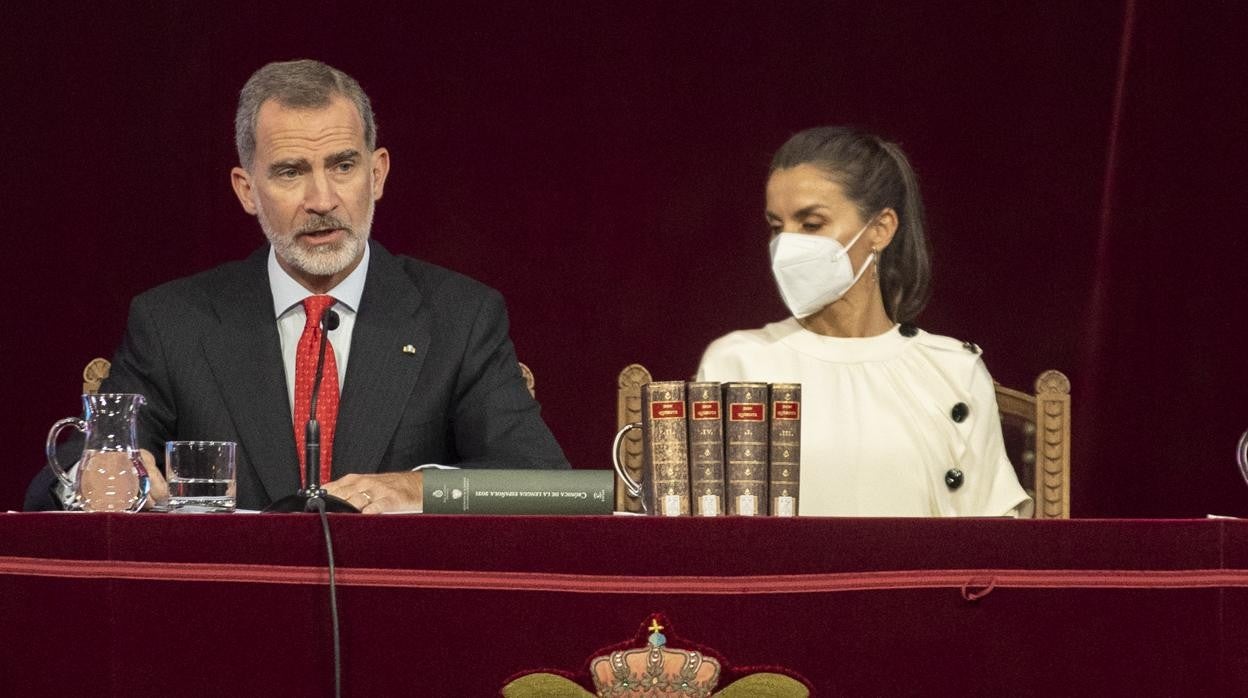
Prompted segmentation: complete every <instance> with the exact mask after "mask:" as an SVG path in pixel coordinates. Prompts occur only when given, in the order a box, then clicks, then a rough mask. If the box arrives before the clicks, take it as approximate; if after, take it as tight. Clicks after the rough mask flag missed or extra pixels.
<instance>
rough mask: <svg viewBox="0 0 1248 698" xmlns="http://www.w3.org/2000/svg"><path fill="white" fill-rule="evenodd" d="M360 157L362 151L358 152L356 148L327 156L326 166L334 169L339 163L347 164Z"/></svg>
mask: <svg viewBox="0 0 1248 698" xmlns="http://www.w3.org/2000/svg"><path fill="white" fill-rule="evenodd" d="M359 157H360V151H358V150H356V149H355V148H351V149H349V150H342V151H339V152H337V153H334V154H332V155H327V156H325V165H326V166H327V167H333V166H334V165H337V164H338V163H342V162H346V161H348V160H356V159H358V158H359Z"/></svg>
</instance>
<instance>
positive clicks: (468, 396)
mask: <svg viewBox="0 0 1248 698" xmlns="http://www.w3.org/2000/svg"><path fill="white" fill-rule="evenodd" d="M369 244H370V245H372V252H371V256H370V260H369V268H368V276H367V280H366V281H365V284H364V295H363V297H362V298H361V299H360V307H359V309H358V314H357V316H356V322H355V329H354V332H353V334H352V339H351V353H350V357H349V361H348V363H347V373H346V378H345V379H344V382H343V390H342V397H341V400H340V403H339V413H338V424H337V427H336V432H335V437H334V457H333V475H334V477H335V478H337V477H340V476H342V475H345V474H347V473H377V472H387V471H402V470H410V469H411V468H413V467H415V466H417V465H422V464H425V463H441V464H446V465H458V466H460V467H493V468H566V467H568V463H567V460H566V458H565V457H564V455H563V452H562V450H561V449H560V448H559V445H558V444H557V443H556V442H555V439H554V437H553V436H552V435H551V433H550V430H549V429H548V428H547V427H546V424H545V423H544V422H543V421H542V418H541V416H540V414H539V412H540V408H539V407H538V405H537V403H536V402H535V401H534V400H533V398H532V396H530V395H529V392H528V390H527V388H526V387H525V384H524V379H523V378H522V377H521V374H520V369H519V366H518V364H517V363H516V354H515V349H514V348H513V347H512V344H511V340H510V338H509V337H508V334H507V311H506V309H505V307H504V305H503V300H502V296H500V295H499V293H498V292H497V291H495V290H493V289H491V288H488V287H486V286H484V285H482V284H480V283H477V282H476V281H473V280H472V279H469V278H468V277H465V276H462V275H460V274H456V273H454V272H451V271H448V270H446V269H443V268H441V267H437V266H434V265H432V264H428V263H425V262H421V261H419V260H416V259H412V258H410V257H400V256H395V255H392V254H390V253H389V252H387V251H386V250H385V249H384V248H382V247H381V246H380V245H378V244H377V243H376V242H370V243H369ZM267 256H268V247H267V246H265V247H264V248H262V249H260V250H258V251H257V252H256V253H254V254H252V255H251V256H250V257H249V258H247V259H245V260H242V261H239V262H231V263H228V264H225V265H223V266H220V267H218V268H216V269H212V270H210V271H207V272H203V273H201V274H197V275H195V276H191V277H188V278H184V279H179V280H176V281H172V282H170V283H167V284H164V285H162V286H159V287H157V288H154V289H152V290H150V291H147V292H146V293H143V294H141V295H139V296H138V297H136V298H135V299H134V301H133V302H132V303H131V306H130V319H129V322H128V325H127V328H126V335H125V339H124V341H123V342H122V345H121V348H120V349H118V351H117V355H116V358H115V359H114V360H113V366H112V371H111V373H110V374H109V377H108V378H107V379H106V380H105V382H104V384H103V385H102V386H101V387H100V391H101V392H128V393H141V394H143V395H144V396H146V397H147V401H148V403H147V407H146V408H145V409H144V410H143V411H142V414H141V417H140V428H139V432H140V433H139V439H140V441H141V444H142V446H143V447H144V448H147V449H149V450H150V451H152V453H154V454H156V455H157V459H158V460H161V459H163V456H164V442H165V441H168V440H175V439H177V440H181V439H197V440H221V441H237V442H238V445H239V447H238V452H237V459H238V506H239V507H240V508H245V509H261V508H264V507H265V506H267V505H268V504H269V503H271V502H272V501H274V500H276V499H279V498H281V497H283V496H285V495H288V494H291V493H293V492H295V491H296V490H297V489H298V488H299V484H300V480H299V466H298V456H297V454H296V451H295V435H294V429H293V427H292V423H291V413H290V402H289V398H288V397H287V388H286V377H285V369H284V368H283V365H282V357H281V348H280V344H279V340H278V335H277V319H276V318H275V317H274V313H273V298H272V293H271V291H270V289H269V281H268V273H267V269H266V262H267ZM407 345H411V346H412V347H414V348H415V353H411V352H410V351H408V352H405V351H404V347H406V346H407ZM301 433H302V432H301ZM69 462H73V461H72V460H70V461H69ZM52 484H54V483H53V482H52V479H51V477H50V473H47V471H46V469H45V471H44V473H43V474H41V476H40V477H39V478H37V479H36V481H35V482H34V483H32V484H31V489H30V491H29V492H28V496H27V508H28V509H30V508H47V506H46V505H51V504H52V500H51V499H50V498H49V497H50V495H49V494H48V493H49V488H50V486H51V485H52Z"/></svg>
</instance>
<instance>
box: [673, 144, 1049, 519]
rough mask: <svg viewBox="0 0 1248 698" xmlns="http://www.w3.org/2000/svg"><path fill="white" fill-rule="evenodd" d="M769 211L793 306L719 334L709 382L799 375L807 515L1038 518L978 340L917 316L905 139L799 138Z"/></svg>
mask: <svg viewBox="0 0 1248 698" xmlns="http://www.w3.org/2000/svg"><path fill="white" fill-rule="evenodd" d="M766 217H767V222H768V224H769V226H770V227H771V242H770V247H771V258H772V271H773V273H774V274H775V277H776V281H777V284H778V286H779V289H780V295H781V297H782V298H783V299H784V301H785V304H786V305H787V306H788V308H789V310H790V311H791V312H792V314H793V316H792V317H790V318H788V319H786V320H781V321H780V322H774V323H771V324H769V325H767V326H766V327H763V328H761V329H756V330H742V331H738V332H733V333H731V334H728V335H726V336H724V337H720V338H719V339H717V340H715V341H714V342H712V343H711V345H710V346H709V347H707V349H706V353H705V354H704V355H703V357H702V364H701V366H700V367H699V369H698V380H710V381H740V380H749V381H766V382H794V383H801V384H802V409H803V412H804V414H803V415H802V474H801V491H800V502H799V513H801V514H802V515H808V516H810V515H813V516H1030V515H1031V507H1032V503H1031V500H1030V499H1029V498H1028V497H1027V495H1026V493H1025V492H1024V491H1023V489H1022V487H1020V486H1019V483H1018V478H1017V477H1016V476H1015V474H1014V469H1013V468H1012V467H1011V466H1010V463H1009V461H1008V460H1007V458H1006V455H1005V447H1004V444H1003V443H1002V438H1001V424H1000V418H999V416H998V413H997V404H996V397H995V393H994V392H993V386H992V378H991V376H989V374H988V370H987V368H985V366H984V362H983V361H982V359H981V358H980V354H979V348H978V347H976V346H975V345H973V344H970V343H964V342H960V341H957V340H954V339H950V338H948V337H941V336H937V335H932V334H928V333H926V332H924V331H922V330H920V329H918V328H916V327H915V326H914V325H912V324H910V323H911V321H912V320H913V319H914V318H915V316H917V315H918V313H919V311H920V310H922V308H923V306H924V304H925V303H926V301H927V296H928V281H929V278H930V264H929V259H928V250H927V240H926V237H925V236H924V232H923V203H922V199H921V198H920V196H919V190H918V184H917V182H916V180H915V176H914V172H913V170H912V169H911V168H910V164H909V162H908V160H907V159H906V156H905V154H904V153H902V152H901V149H900V148H898V147H897V145H896V144H894V143H890V142H887V141H884V140H882V139H880V138H878V137H876V136H873V135H870V134H866V133H860V132H856V131H853V130H850V129H846V128H839V127H825V128H816V129H810V130H807V131H803V132H801V133H799V134H797V135H796V136H794V137H793V138H791V139H789V141H788V142H787V143H785V144H784V145H783V146H782V147H781V148H780V150H779V151H778V152H777V153H776V155H775V157H774V158H773V160H772V164H771V175H770V177H769V179H768V182H767V210H766Z"/></svg>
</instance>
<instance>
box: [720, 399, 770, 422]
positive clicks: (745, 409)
mask: <svg viewBox="0 0 1248 698" xmlns="http://www.w3.org/2000/svg"><path fill="white" fill-rule="evenodd" d="M765 413H766V411H765V410H764V409H763V404H762V403H761V402H734V403H732V405H731V407H730V408H729V409H728V419H729V420H731V421H733V422H761V421H763V416H764V414H765Z"/></svg>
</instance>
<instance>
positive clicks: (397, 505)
mask: <svg viewBox="0 0 1248 698" xmlns="http://www.w3.org/2000/svg"><path fill="white" fill-rule="evenodd" d="M424 482H425V476H424V473H421V472H420V471H415V472H402V473H378V474H376V475H355V474H352V475H344V476H343V477H340V478H338V479H337V480H334V481H333V482H331V483H329V484H327V485H325V491H326V492H328V493H330V494H332V495H334V496H335V497H338V498H339V499H345V500H346V501H347V502H349V503H350V504H352V505H353V506H355V507H356V508H358V509H359V510H360V511H362V512H364V513H365V514H380V513H382V512H387V511H420V510H421V506H422V505H423V504H424V501H425V499H424Z"/></svg>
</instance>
